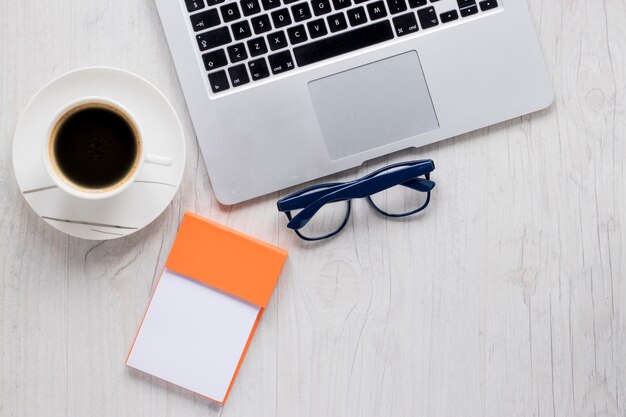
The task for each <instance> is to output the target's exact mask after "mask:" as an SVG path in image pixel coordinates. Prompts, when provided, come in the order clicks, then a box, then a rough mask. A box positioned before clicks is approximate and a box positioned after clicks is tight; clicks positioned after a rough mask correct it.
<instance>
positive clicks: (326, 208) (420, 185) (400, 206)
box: [277, 159, 435, 241]
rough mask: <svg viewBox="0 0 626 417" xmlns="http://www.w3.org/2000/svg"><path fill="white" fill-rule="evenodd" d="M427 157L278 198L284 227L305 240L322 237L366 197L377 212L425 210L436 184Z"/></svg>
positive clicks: (334, 230)
mask: <svg viewBox="0 0 626 417" xmlns="http://www.w3.org/2000/svg"><path fill="white" fill-rule="evenodd" d="M434 169H435V163H434V162H433V161H432V160H430V159H427V160H422V161H409V162H401V163H399V164H394V165H389V166H387V167H385V168H382V169H379V170H378V171H375V172H372V173H371V174H369V175H366V176H364V177H363V178H360V179H357V180H354V181H349V182H341V183H327V184H319V185H315V186H313V187H309V188H305V189H303V190H300V191H298V192H295V193H293V194H290V195H288V196H287V197H285V198H283V199H281V200H279V201H278V203H277V205H278V211H280V212H283V213H285V215H287V219H289V223H287V227H288V228H290V229H293V230H294V231H295V232H296V234H297V235H298V236H299V237H300V238H302V239H304V240H308V241H315V240H322V239H326V238H329V237H332V236H334V235H336V234H337V233H339V232H340V231H341V230H342V229H343V228H344V227H345V225H346V224H347V223H348V218H349V217H350V209H351V206H350V205H351V201H352V200H353V199H356V198H365V197H367V199H368V201H369V202H370V204H371V205H372V207H374V209H375V210H376V211H378V212H379V213H381V214H383V215H385V216H389V217H406V216H410V215H413V214H416V213H419V212H420V211H422V210H424V209H425V208H426V207H427V206H428V203H430V192H431V191H432V189H433V188H435V183H434V182H433V181H431V180H430V173H431V172H432V171H433V170H434Z"/></svg>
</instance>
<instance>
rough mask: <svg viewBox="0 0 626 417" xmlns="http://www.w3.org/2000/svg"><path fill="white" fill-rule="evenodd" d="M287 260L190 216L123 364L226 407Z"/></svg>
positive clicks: (258, 243) (276, 250) (262, 245)
mask: <svg viewBox="0 0 626 417" xmlns="http://www.w3.org/2000/svg"><path fill="white" fill-rule="evenodd" d="M286 256H287V252H285V251H284V250H282V249H279V248H276V247H274V246H271V245H269V244H267V243H264V242H261V241H258V240H255V239H253V238H250V237H248V236H245V235H243V234H241V233H238V232H236V231H234V230H232V229H229V228H226V227H224V226H221V225H219V224H217V223H214V222H211V221H209V220H206V219H203V218H201V217H199V216H196V215H193V214H190V213H187V214H186V215H185V217H184V218H183V221H182V223H181V227H180V230H179V233H178V235H177V237H176V241H175V242H174V246H173V248H172V251H171V252H170V256H169V257H168V260H167V262H166V266H165V270H164V271H163V274H162V275H161V278H160V280H159V283H158V285H157V288H156V289H155V291H154V294H153V296H152V300H151V301H150V303H149V306H148V309H147V311H146V313H145V315H144V319H143V321H142V323H141V325H140V328H139V331H138V332H137V336H136V338H135V341H134V343H133V346H132V347H131V351H130V353H129V355H128V358H127V361H126V364H127V365H129V366H131V367H133V368H136V369H139V370H141V371H143V372H146V373H149V374H151V375H154V376H156V377H158V378H161V379H164V380H166V381H169V382H171V383H174V384H176V385H179V386H181V387H184V388H186V389H189V390H191V391H193V392H196V393H198V394H200V395H203V396H205V397H208V398H210V399H212V400H214V401H217V402H220V403H222V404H223V403H225V402H226V399H227V398H228V394H229V393H230V390H231V388H232V385H233V383H234V380H235V377H236V375H237V373H238V370H239V367H240V366H241V363H242V361H243V358H244V356H245V354H246V351H247V349H248V347H249V345H250V341H251V340H252V336H253V335H254V331H255V329H256V326H257V324H258V322H259V320H260V318H261V315H262V313H263V310H264V308H265V307H266V306H267V302H268V301H269V298H270V296H271V293H272V291H273V288H274V286H275V284H276V280H277V279H278V276H279V274H280V271H281V270H282V267H283V264H284V262H285V259H286Z"/></svg>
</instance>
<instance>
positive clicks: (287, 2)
mask: <svg viewBox="0 0 626 417" xmlns="http://www.w3.org/2000/svg"><path fill="white" fill-rule="evenodd" d="M297 1H299V0H283V3H285V4H291V3H295V2H297Z"/></svg>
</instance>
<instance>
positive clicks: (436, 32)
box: [156, 0, 554, 204]
mask: <svg viewBox="0 0 626 417" xmlns="http://www.w3.org/2000/svg"><path fill="white" fill-rule="evenodd" d="M156 4H157V7H158V10H159V14H160V17H161V21H162V23H163V27H164V30H165V34H166V37H167V40H168V43H169V47H170V51H171V53H172V56H173V58H174V63H175V66H176V70H177V73H178V77H179V80H180V83H181V85H182V89H183V92H184V95H185V99H186V101H187V106H188V109H189V113H190V114H191V119H192V121H193V124H194V128H195V131H196V134H197V138H198V143H199V146H200V148H201V151H202V155H203V157H204V161H205V163H206V167H207V170H208V172H209V176H210V178H211V184H212V186H213V190H214V192H215V195H216V197H217V199H218V200H219V201H220V202H221V203H223V204H235V203H239V202H242V201H245V200H248V199H251V198H254V197H257V196H261V195H264V194H268V193H271V192H274V191H277V190H280V189H283V188H287V187H290V186H293V185H296V184H299V183H303V182H306V181H309V180H313V179H316V178H319V177H323V176H326V175H329V174H333V173H336V172H339V171H342V170H346V169H348V168H352V167H355V166H358V165H360V164H362V163H364V162H365V161H368V160H371V159H373V158H376V157H380V156H382V155H386V154H389V153H392V152H397V151H401V150H403V149H408V148H414V147H420V146H424V145H427V144H431V143H434V142H437V141H440V140H443V139H446V138H450V137H453V136H456V135H459V134H462V133H465V132H469V131H472V130H476V129H479V128H482V127H485V126H489V125H492V124H495V123H498V122H502V121H504V120H508V119H511V118H515V117H518V116H521V115H524V114H527V113H531V112H534V111H537V110H540V109H543V108H545V107H548V106H549V105H550V104H551V102H552V101H553V97H554V96H553V91H552V85H551V81H550V77H549V74H548V72H547V69H546V65H545V62H544V59H543V56H542V53H541V49H540V45H539V43H538V40H537V36H536V33H535V31H534V27H533V22H532V20H531V17H530V13H529V10H528V5H527V3H526V1H525V0H156Z"/></svg>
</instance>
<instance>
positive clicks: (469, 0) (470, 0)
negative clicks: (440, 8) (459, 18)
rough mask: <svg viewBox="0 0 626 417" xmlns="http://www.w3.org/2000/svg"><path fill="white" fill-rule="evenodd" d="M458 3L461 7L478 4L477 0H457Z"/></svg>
mask: <svg viewBox="0 0 626 417" xmlns="http://www.w3.org/2000/svg"><path fill="white" fill-rule="evenodd" d="M456 3H457V4H458V5H459V9H463V8H465V7H469V6H476V0H456Z"/></svg>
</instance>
